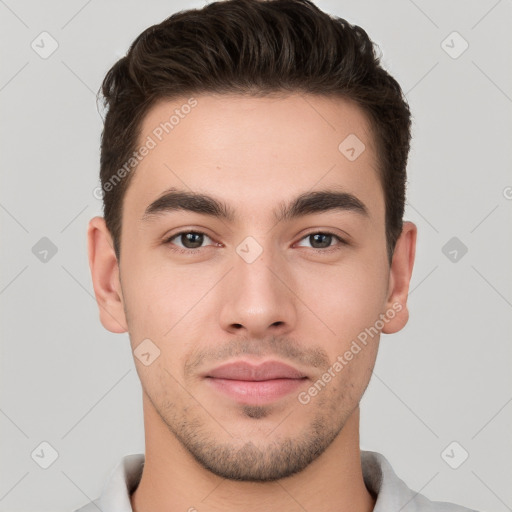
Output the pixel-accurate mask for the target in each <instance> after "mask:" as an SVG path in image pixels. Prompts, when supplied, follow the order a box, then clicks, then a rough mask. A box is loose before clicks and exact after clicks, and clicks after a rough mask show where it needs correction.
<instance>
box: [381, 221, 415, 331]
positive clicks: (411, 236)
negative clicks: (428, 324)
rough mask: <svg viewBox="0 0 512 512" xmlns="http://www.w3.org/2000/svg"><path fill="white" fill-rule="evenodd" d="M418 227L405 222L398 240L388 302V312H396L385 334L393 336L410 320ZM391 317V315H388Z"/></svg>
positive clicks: (385, 328)
mask: <svg viewBox="0 0 512 512" xmlns="http://www.w3.org/2000/svg"><path fill="white" fill-rule="evenodd" d="M417 231H418V230H417V228H416V225H415V224H413V223H412V222H404V224H403V228H402V233H401V234H400V237H399V238H398V240H397V242H396V245H395V251H394V253H393V259H392V261H391V269H390V274H389V285H388V298H387V302H386V307H387V311H393V312H395V316H394V317H392V318H391V319H390V320H389V321H388V322H387V323H386V324H385V326H384V328H383V329H382V332H383V333H385V334H392V333H394V332H398V331H400V330H401V329H403V328H404V326H405V324H406V323H407V321H408V320H409V310H408V309H407V295H408V293H409V283H410V281H411V275H412V268H413V266H414V256H415V254H416V235H417ZM388 316H389V315H388Z"/></svg>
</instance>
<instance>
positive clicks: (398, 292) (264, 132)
mask: <svg viewBox="0 0 512 512" xmlns="http://www.w3.org/2000/svg"><path fill="white" fill-rule="evenodd" d="M194 101H195V102H196V103H195V105H194V107H193V108H191V109H188V108H187V109H182V112H185V111H186V112H188V113H187V114H186V115H182V116H180V117H179V122H178V123H176V124H175V125H174V126H173V128H172V130H168V131H169V133H166V132H165V131H163V132H162V125H161V123H165V121H169V118H170V116H172V115H173V113H174V112H175V109H176V108H178V109H180V106H182V105H183V104H185V103H187V99H186V98H185V99H184V100H183V101H172V102H170V101H165V102H161V103H159V104H157V105H156V106H155V107H154V108H153V109H152V110H151V111H150V112H149V113H148V115H147V116H146V118H145V120H144V123H143V125H142V132H141V136H140V143H141V144H140V145H143V144H144V143H145V142H146V141H148V140H149V139H148V137H149V138H150V139H152V140H153V141H154V142H155V145H154V147H152V148H151V149H150V151H148V154H147V155H146V156H145V157H144V158H143V159H142V161H141V162H140V163H139V164H138V167H137V170H136V172H135V175H134V176H133V180H132V181H131V183H130V185H129V187H128V190H127V192H126V195H125V199H124V207H123V216H122V226H123V227H122V241H121V257H120V266H119V275H118V278H119V279H118V283H119V284H118V286H117V288H116V290H115V291H116V292H117V293H118V296H119V302H118V303H117V304H116V303H115V301H112V300H111V301H108V303H105V308H104V309H105V310H107V309H108V314H106V313H105V312H103V314H102V322H103V324H104V325H105V326H106V327H107V328H109V329H110V330H113V331H115V332H122V331H123V330H124V329H126V330H128V332H129V335H130V340H131V345H132V349H133V350H134V351H135V356H136V357H135V363H136V367H137V371H138V374H139V377H140V380H141V383H142V387H143V390H144V393H145V394H146V396H147V398H148V400H149V401H150V403H151V406H152V407H154V409H155V411H156V412H157V413H158V416H159V418H160V419H161V421H162V422H164V424H165V425H166V427H167V428H168V430H169V432H170V433H171V435H173V436H175V438H176V439H178V440H179V442H180V443H181V444H182V445H183V447H184V448H185V449H186V450H188V452H189V453H190V454H192V455H193V457H194V458H195V459H196V460H197V461H198V462H199V463H200V464H201V465H202V466H203V467H204V468H207V469H208V470H210V471H212V472H213V473H215V474H217V475H219V476H222V477H224V478H230V479H238V480H252V481H265V480H274V479H277V478H283V477H286V476H289V475H291V474H293V473H295V472H298V471H300V470H302V469H304V468H305V467H306V466H307V465H308V464H310V463H311V462H312V461H313V460H315V459H316V458H317V457H318V456H319V455H320V454H321V453H322V452H323V451H324V450H326V449H327V448H328V447H329V445H330V444H331V443H332V442H333V440H334V439H335V438H336V436H337V435H338V434H339V433H340V432H341V430H342V429H343V427H344V425H345V423H346V422H347V420H348V419H349V417H350V416H351V414H352V413H353V412H354V411H355V410H356V408H357V407H358V404H359V401H360V399H361V397H362V395H363V393H364V391H365V389H366V387H367V385H368V382H369V379H370V376H371V372H372V369H373V366H374V363H375V358H376V355H377V349H378V343H379V336H380V332H381V331H383V330H384V332H392V331H393V330H398V329H399V328H401V326H402V325H403V324H404V323H405V321H406V319H405V320H404V318H405V317H404V311H405V296H404V293H406V292H404V290H403V288H404V286H405V285H403V283H404V282H405V281H407V284H408V278H409V277H410V271H411V267H412V259H411V251H410V249H409V252H408V253H407V254H408V255H407V256H404V257H403V258H402V259H401V261H402V262H405V261H407V264H405V263H404V264H403V265H402V267H400V260H398V259H397V261H398V263H396V265H397V268H396V272H394V269H393V267H391V268H390V265H389V262H388V259H387V252H386V238H385V208H384V196H383V191H382V186H381V183H380V180H379V175H378V171H377V162H378V157H377V155H376V152H375V144H374V140H373V138H372V135H371V132H370V129H369V124H368V122H367V119H366V118H365V116H364V115H363V113H362V111H361V110H360V109H359V108H358V107H357V106H355V105H353V104H351V103H348V102H347V101H345V100H340V99H329V98H325V97H313V96H300V95H290V96H288V97H280V98H278V97H271V98H249V97H241V96H228V95H222V96H210V95H208V96H206V95H205V96H197V97H195V100H194ZM159 127H160V129H158V128H159ZM157 134H158V135H157ZM347 137H349V138H348V139H347ZM355 137H357V138H355ZM160 139H161V140H160ZM345 139H347V141H346V142H343V141H345ZM340 144H341V146H340ZM363 144H364V146H363ZM151 145H152V144H151ZM354 157H355V158H354ZM399 245H400V242H399ZM409 246H410V245H409ZM397 249H398V246H397ZM107 250H109V251H110V252H109V254H111V249H105V251H107ZM402 252H403V253H404V255H405V252H406V251H402ZM397 258H399V257H397ZM407 265H409V266H407ZM399 267H400V268H399ZM405 267H407V268H405ZM404 275H406V277H405V278H404V277H403V276H404ZM407 276H408V277H407ZM399 288H400V289H399ZM95 289H96V288H95ZM400 298H401V299H402V300H400ZM114 317H115V318H116V319H117V322H118V325H117V327H116V326H115V325H113V320H112V318H114ZM119 325H122V327H123V329H120V328H119ZM369 333H370V334H369ZM141 354H142V357H140V356H141Z"/></svg>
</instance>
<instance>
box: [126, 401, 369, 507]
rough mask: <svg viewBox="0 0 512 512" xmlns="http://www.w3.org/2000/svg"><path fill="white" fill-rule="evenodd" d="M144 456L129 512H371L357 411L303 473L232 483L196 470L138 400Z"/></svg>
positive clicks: (147, 405)
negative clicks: (142, 466)
mask: <svg viewBox="0 0 512 512" xmlns="http://www.w3.org/2000/svg"><path fill="white" fill-rule="evenodd" d="M143 396H144V398H143V406H144V427H145V441H146V453H145V464H144V469H143V472H142V477H141V480H140V483H139V485H138V487H137V489H136V490H135V492H134V493H133V494H132V495H131V504H132V508H133V511H134V512H148V511H151V512H164V511H165V512H174V511H188V512H198V511H199V512H214V511H224V512H225V511H229V512H269V511H279V512H287V511H296V510H315V511H318V512H334V511H337V512H349V511H350V512H371V511H372V510H373V508H374V505H375V500H374V499H373V498H372V496H371V494H370V493H369V492H368V490H367V489H366V487H365V484H364V480H363V474H362V468H361V455H360V448H359V407H357V408H356V409H355V410H354V412H353V413H352V415H351V416H350V417H349V419H348V420H347V422H346V424H345V426H344V427H343V429H342V431H341V432H340V433H339V434H338V436H337V437H336V438H335V440H334V441H333V442H332V443H331V445H330V446H329V447H328V448H327V449H326V450H325V452H324V453H323V454H322V455H320V456H319V457H318V458H317V459H316V460H314V461H313V462H312V463H311V464H310V465H309V466H308V467H307V468H306V469H304V470H303V471H301V472H300V473H297V474H295V475H292V476H290V477H288V478H283V479H281V480H277V481H274V482H238V481H230V480H226V479H223V478H221V477H218V476H216V475H214V474H213V473H211V472H210V471H207V470H206V469H204V468H203V467H202V466H200V465H199V464H198V463H197V462H196V461H195V459H194V458H193V457H192V456H191V455H190V453H189V452H188V451H187V450H186V449H185V448H184V447H183V446H182V445H181V443H180V442H179V441H178V440H177V439H176V438H175V437H174V435H173V434H172V433H170V431H169V429H168V428H167V426H166V425H165V424H164V423H163V421H162V419H161V418H160V416H159V415H158V413H157V412H156V411H155V409H154V408H153V406H152V405H151V402H150V401H149V400H148V398H147V397H146V395H145V394H143Z"/></svg>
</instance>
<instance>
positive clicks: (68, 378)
mask: <svg viewBox="0 0 512 512" xmlns="http://www.w3.org/2000/svg"><path fill="white" fill-rule="evenodd" d="M202 5H204V3H203V2H201V1H199V0H198V1H194V2H187V1H176V0H173V1H170V0H169V1H153V2H151V3H150V4H149V5H148V3H147V2H144V3H143V2H135V1H123V2H121V1H120V0H119V1H100V0H89V1H88V2H87V1H84V0H73V1H68V2H63V1H62V2H56V1H46V2H36V1H18V2H15V1H14V0H5V1H3V0H0V20H1V24H0V33H1V43H2V44H1V45H0V52H1V54H0V55H1V56H0V62H1V63H2V65H1V70H0V107H1V119H2V123H1V125H0V130H1V133H0V143H1V153H0V154H1V166H2V172H1V188H0V223H1V230H2V242H1V244H0V250H1V273H0V314H1V333H2V349H1V350H2V352H1V365H2V366H1V379H2V396H1V404H0V405H1V408H0V412H1V414H0V427H1V439H2V444H1V452H0V460H1V461H2V468H1V471H2V473H1V478H0V510H2V511H36V510H37V511H40V512H43V511H50V510H51V511H70V510H74V508H76V507H78V506H80V505H83V504H84V503H86V502H87V501H88V500H90V499H93V498H96V497H97V496H98V495H99V494H100V492H101V488H102V486H103V484H104V482H105V480H106V478H107V476H108V475H109V473H110V472H111V470H112V469H113V467H114V466H115V465H116V464H117V463H118V461H119V460H120V458H121V457H122V456H123V455H125V454H127V453H137V452H143V451H144V438H143V422H142V408H141V389H140V384H139V381H138V377H137V374H136V371H135V367H134V363H133V359H132V354H131V353H130V349H129V340H128V335H127V334H122V335H115V334H111V333H109V332H107V331H106V330H104V329H103V327H102V326H101V324H100V322H99V319H98V310H97V305H96V302H95V300H94V295H93V288H92V284H91V278H90V273H89V268H88V262H87V246H86V228H87V223H88V220H89V219H90V218H91V217H93V216H94V215H100V214H101V203H100V201H99V200H97V199H96V198H95V197H94V196H93V193H92V192H93V189H94V188H95V187H96V186H97V185H98V169H99V140H100V139H99V138H100V133H101V129H102V121H101V118H100V116H99V114H98V113H97V110H96V103H95V92H96V91H97V89H98V87H99V85H100V83H101V80H102V78H103V76H104V74H105V73H106V71H107V70H108V69H109V68H110V66H111V65H112V64H114V62H115V61H116V60H117V59H118V58H120V57H121V56H122V55H123V54H124V53H125V52H126V50H127V49H128V46H129V44H130V43H131V42H132V40H133V39H134V38H135V37H136V36H137V35H138V34H139V33H140V32H141V31H142V30H143V29H145V28H146V27H148V26H150V25H152V24H155V23H158V22H160V21H162V20H163V19H164V18H165V17H167V16H169V15H170V14H172V13H173V12H175V11H177V10H180V9H184V8H189V7H200V6H202ZM317 5H318V6H319V7H321V8H323V9H325V10H327V11H328V12H331V13H333V14H337V15H339V16H342V17H344V18H346V19H347V20H349V21H350V22H352V23H356V24H359V25H361V26H362V27H363V28H364V29H365V30H366V31H367V32H368V33H369V34H370V37H372V39H373V40H374V41H375V42H376V43H377V44H379V46H380V48H381V50H382V51H383V53H384V59H383V62H384V64H385V66H386V68H387V69H388V70H390V72H391V73H392V74H394V76H395V77H396V78H397V79H398V81H399V82H400V83H401V84H402V87H403V89H404V91H405V92H406V93H407V98H408V100H409V102H410V106H411V109H412V112H413V115H414V128H413V130H414V131H413V135H414V141H413V148H412V152H411V157H410V164H409V176H410V185H409V201H408V206H407V215H406V218H407V219H409V220H412V221H414V222H415V223H416V224H417V225H418V228H419V240H418V250H417V259H416V265H415V270H414V275H413V281H412V287H411V290H412V291H411V296H410V310H411V319H410V322H409V324H408V325H407V327H406V328H405V329H404V330H403V331H402V332H400V333H398V334H396V335H393V336H383V339H382V342H381V348H380V353H379V357H378V361H377V365H376V368H375V372H374V376H373V380H372V381H371V383H370V386H369V388H368V390H367V392H366V395H365V396H364V398H363V402H362V426H361V447H362V448H363V449H370V450H375V451H379V452H381V453H383V454H384V455H385V456H386V457H387V458H388V459H389V460H390V462H391V464H392V465H393V467H394V469H395V471H396V472H397V474H398V475H399V476H400V477H401V478H402V479H403V480H405V482H406V483H407V484H408V485H409V486H410V487H412V488H413V489H415V490H418V491H421V492H422V493H423V494H425V495H426V496H428V497H430V498H431V499H436V500H447V501H454V502H456V503H460V504H462V505H465V506H468V507H473V508H475V509H478V510H493V511H496V512H504V511H506V510H512V508H511V507H512V489H511V486H510V482H511V481H512V468H511V464H510V461H511V460H512V436H510V430H511V429H510V426H511V420H512V404H511V401H512V386H511V381H512V376H511V373H512V372H511V371H510V366H511V353H512V348H511V343H510V331H511V327H512V321H511V320H512V315H511V308H512V286H511V281H512V271H511V267H510V261H511V253H512V230H511V229H510V225H511V224H510V220H511V214H512V199H511V198H512V175H511V173H510V168H511V160H512V151H511V146H512V123H511V122H510V120H511V118H510V114H511V112H512V73H511V62H512V59H511V53H512V35H511V34H512V33H511V31H510V26H511V21H512V2H511V1H510V0H501V1H496V0H485V1H484V0H482V1H478V2H477V1H467V0H464V1H450V2H447V1H441V0H436V1H430V2H427V1H420V0H416V1H414V2H413V1H412V0H396V1H386V2H382V1H377V0H375V1H359V2H356V1H344V2H339V1H334V0H330V1H328V0H324V1H320V0H318V1H317ZM43 31H47V32H49V33H50V34H51V36H52V37H53V38H54V39H55V40H56V41H57V43H58V49H57V50H56V51H55V52H54V53H53V54H52V55H51V56H49V57H48V58H46V59H43V58H42V57H41V56H40V55H39V54H38V53H36V51H34V50H33V49H32V47H31V43H32V41H34V40H35V41H36V43H37V42H38V41H40V40H41V38H40V37H39V38H38V36H39V34H40V33H41V32H43ZM453 31H457V32H458V33H459V34H460V36H461V37H462V38H463V39H460V38H459V37H458V36H450V37H448V36H449V35H450V34H451V33H452V32H453ZM44 37H47V36H44ZM447 37H448V39H447ZM464 40H465V41H467V43H468V44H469V47H468V48H467V50H466V51H465V52H464V53H462V54H461V55H458V56H457V58H453V57H454V55H456V54H458V53H459V52H460V50H461V49H463V45H464ZM443 41H445V43H443ZM39 44H40V46H41V45H42V43H39ZM49 48H50V41H49V39H46V43H45V49H46V50H48V49H49ZM40 51H41V50H40ZM447 51H448V53H447ZM449 53H451V54H452V55H451V56H450V55H449ZM43 237H47V238H48V239H50V240H51V242H52V243H53V244H54V246H55V248H56V249H57V252H56V254H54V255H52V253H51V252H49V253H48V254H47V255H46V261H41V260H40V258H41V257H43V256H42V254H43V253H41V252H38V251H41V250H42V249H41V247H43V246H44V244H45V243H46V244H48V242H47V241H43V242H39V241H40V239H41V238H43ZM453 237H457V240H455V241H452V242H451V244H455V245H448V246H447V248H445V249H444V252H443V247H445V244H446V243H447V242H448V241H449V240H450V239H452V238H453ZM38 242H39V244H43V245H41V246H39V245H36V244H38ZM461 244H464V246H465V247H467V249H468V251H467V253H466V254H464V255H462V252H463V251H462V249H463V246H462V245H461ZM34 246H36V248H35V249H33V247H34ZM43 248H44V247H43ZM454 250H455V251H456V253H454V252H453V251H454ZM34 253H35V254H34ZM445 253H446V255H445ZM455 257H456V259H455V261H453V260H454V258H455ZM44 441H45V442H47V443H49V444H50V445H51V446H52V447H53V449H54V450H56V452H57V453H58V458H57V459H56V460H55V462H54V463H53V464H52V465H51V466H50V467H48V469H42V468H41V467H40V465H39V464H40V463H43V462H44V461H42V458H39V459H38V457H37V456H36V455H34V456H32V454H33V453H34V451H35V453H41V446H40V444H41V443H42V442H44ZM453 441H456V442H457V443H458V444H457V445H455V448H454V450H453V451H451V448H453V445H452V447H451V448H449V449H448V450H447V451H445V448H446V447H447V446H448V445H449V444H450V443H452V442H453ZM462 450H466V451H467V452H468V453H469V457H468V459H467V460H466V461H465V462H463V463H462V464H461V465H460V466H459V467H458V468H457V469H452V467H450V466H449V465H448V464H447V462H446V461H449V462H450V463H451V464H452V465H457V464H459V463H460V462H461V460H462V458H463V457H462V455H463V454H464V452H463V451H462ZM43 452H44V453H45V456H46V457H47V456H49V455H48V454H49V453H50V449H48V448H45V445H43ZM443 453H444V454H445V455H444V456H443V455H442V454H443ZM447 454H448V456H447ZM43 458H44V457H43ZM36 461H37V462H36ZM310 512H311V511H310ZM389 512H392V511H389Z"/></svg>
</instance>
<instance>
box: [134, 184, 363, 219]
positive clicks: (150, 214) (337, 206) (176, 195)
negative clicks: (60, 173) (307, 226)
mask: <svg viewBox="0 0 512 512" xmlns="http://www.w3.org/2000/svg"><path fill="white" fill-rule="evenodd" d="M177 210H185V211H189V212H194V213H198V214H201V215H209V216H211V217H216V218H219V219H222V220H226V221H228V222H231V223H233V222H234V221H235V220H236V215H235V212H234V210H233V209H232V208H231V207H230V206H229V205H227V204H226V203H224V202H223V201H221V200H219V199H216V198H214V197H212V196H209V195H206V194H201V193H197V192H190V191H186V190H179V189H177V188H171V189H168V190H166V191H165V192H164V193H163V194H162V195H161V196H160V197H159V198H158V199H156V200H155V201H153V202H152V203H151V204H150V205H149V206H148V207H147V208H146V210H145V212H144V215H143V216H142V219H141V220H143V221H149V220H151V219H153V218H155V217H157V216H160V215H162V214H165V213H168V212H173V211H177ZM332 210H338V211H349V212H354V213H357V214H359V215H362V216H364V217H368V216H369V215H368V209H367V208H366V206H365V205H364V203H363V202H362V201H361V200H360V199H358V198H357V197H356V196H355V195H353V194H351V193H349V192H341V191H333V190H315V191H311V192H305V193H303V194H300V195H299V196H297V197H295V198H294V199H292V200H291V201H290V202H288V203H281V204H280V206H279V207H278V209H277V210H275V211H274V218H275V220H276V221H277V222H281V221H288V220H291V219H295V218H298V217H302V216H305V215H311V214H314V213H322V212H327V211H332Z"/></svg>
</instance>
